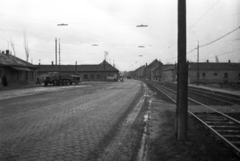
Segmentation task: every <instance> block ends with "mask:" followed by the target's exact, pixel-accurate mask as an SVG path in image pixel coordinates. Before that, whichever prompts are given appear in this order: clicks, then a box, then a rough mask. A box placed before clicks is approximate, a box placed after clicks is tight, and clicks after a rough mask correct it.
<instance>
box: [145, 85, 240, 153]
mask: <svg viewBox="0 0 240 161" xmlns="http://www.w3.org/2000/svg"><path fill="white" fill-rule="evenodd" d="M145 83H147V84H151V86H153V87H154V88H155V89H157V90H158V91H159V92H161V93H162V94H163V95H165V98H167V99H168V101H169V100H171V101H172V103H176V88H175V90H174V89H173V86H172V88H171V89H170V88H169V86H168V87H165V86H164V85H162V84H159V83H156V82H150V81H147V82H145ZM191 95H192V94H191ZM198 97H203V96H202V95H198ZM212 99H214V100H215V101H219V102H220V101H221V103H223V102H224V103H227V104H228V105H229V106H231V105H236V104H233V103H232V102H228V101H224V100H223V101H222V100H220V99H215V98H212ZM188 100H189V103H188V104H189V106H192V105H193V106H194V105H199V106H200V107H204V108H207V109H208V111H207V112H193V111H190V110H188V113H189V114H190V115H192V116H193V117H194V118H196V119H197V120H198V121H200V122H201V123H202V124H203V125H204V126H205V127H206V128H207V129H209V130H210V131H211V132H212V133H213V134H215V135H216V136H217V137H218V138H219V139H220V140H222V141H223V142H224V143H226V145H228V146H229V147H231V148H232V149H233V150H234V151H235V152H236V153H237V154H238V155H240V121H239V120H237V119H234V118H232V117H231V116H229V115H227V114H225V113H223V112H221V111H218V110H216V109H215V108H214V107H210V106H209V105H207V104H204V103H202V102H199V101H197V100H195V99H193V98H189V97H188ZM200 107H199V108H200Z"/></svg>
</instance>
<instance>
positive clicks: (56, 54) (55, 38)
mask: <svg viewBox="0 0 240 161" xmlns="http://www.w3.org/2000/svg"><path fill="white" fill-rule="evenodd" d="M55 64H56V65H57V38H55Z"/></svg>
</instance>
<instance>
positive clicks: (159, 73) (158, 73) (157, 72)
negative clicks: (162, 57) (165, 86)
mask: <svg viewBox="0 0 240 161" xmlns="http://www.w3.org/2000/svg"><path fill="white" fill-rule="evenodd" d="M169 66H172V64H162V63H160V65H158V66H156V67H155V68H154V69H153V70H152V76H153V77H154V80H159V79H160V80H163V71H164V69H165V68H167V67H169Z"/></svg>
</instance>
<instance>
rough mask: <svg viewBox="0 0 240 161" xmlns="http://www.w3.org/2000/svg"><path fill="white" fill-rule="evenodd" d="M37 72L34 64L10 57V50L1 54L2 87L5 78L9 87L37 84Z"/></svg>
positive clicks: (0, 82)
mask: <svg viewBox="0 0 240 161" xmlns="http://www.w3.org/2000/svg"><path fill="white" fill-rule="evenodd" d="M36 70H37V68H36V67H35V66H34V65H33V64H31V63H28V62H26V61H24V60H22V59H19V58H18V57H15V56H13V55H10V53H9V50H6V52H1V53H0V86H3V77H4V76H5V77H6V79H7V82H8V85H9V86H18V85H27V84H35V83H36Z"/></svg>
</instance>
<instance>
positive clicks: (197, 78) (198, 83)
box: [197, 40, 200, 85]
mask: <svg viewBox="0 0 240 161" xmlns="http://www.w3.org/2000/svg"><path fill="white" fill-rule="evenodd" d="M199 76H200V75H199V40H198V46H197V85H199Z"/></svg>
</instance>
